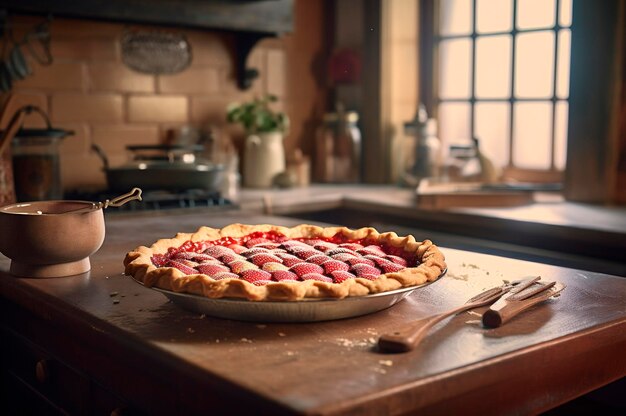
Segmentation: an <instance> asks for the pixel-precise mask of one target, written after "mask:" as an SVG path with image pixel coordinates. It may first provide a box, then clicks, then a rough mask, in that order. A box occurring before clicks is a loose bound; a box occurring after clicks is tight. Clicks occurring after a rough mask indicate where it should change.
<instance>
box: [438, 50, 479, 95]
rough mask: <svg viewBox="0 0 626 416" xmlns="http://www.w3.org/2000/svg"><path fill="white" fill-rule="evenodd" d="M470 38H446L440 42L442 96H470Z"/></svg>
mask: <svg viewBox="0 0 626 416" xmlns="http://www.w3.org/2000/svg"><path fill="white" fill-rule="evenodd" d="M470 47H471V42H470V40H469V39H455V40H445V41H441V42H440V43H439V60H440V61H439V64H440V66H441V69H440V71H441V72H440V78H439V96H440V97H441V98H469V96H470V77H471V76H472V71H471V69H470V58H471V54H470Z"/></svg>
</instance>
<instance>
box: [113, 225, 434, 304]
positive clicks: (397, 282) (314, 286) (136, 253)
mask: <svg viewBox="0 0 626 416" xmlns="http://www.w3.org/2000/svg"><path fill="white" fill-rule="evenodd" d="M257 231H260V232H269V231H275V232H278V233H281V234H283V235H285V236H286V237H288V238H315V237H327V238H330V237H333V236H334V235H335V234H337V233H339V232H340V233H342V234H343V235H345V236H346V237H347V238H348V239H350V240H358V239H364V238H371V239H374V240H378V241H379V242H380V243H386V244H389V245H392V246H394V247H403V248H404V250H405V251H408V252H413V253H415V254H416V256H417V258H418V259H419V261H420V264H419V265H418V266H417V267H409V268H405V269H402V270H400V271H398V272H394V273H385V274H382V275H380V276H379V277H378V278H377V279H376V280H367V279H363V278H356V279H348V280H345V281H344V282H342V283H326V282H319V281H315V280H307V281H303V282H302V281H298V282H275V283H268V284H267V285H264V286H256V285H253V284H252V283H249V282H247V281H245V280H241V279H223V280H213V279H211V278H210V277H209V276H207V275H205V274H192V275H185V274H184V273H183V272H181V271H180V270H178V269H176V268H173V267H156V266H154V264H152V260H151V257H152V256H153V255H154V254H165V253H166V252H167V250H168V248H170V247H179V246H181V245H182V244H183V243H185V242H186V241H189V240H191V241H194V242H197V241H206V240H217V239H220V238H222V237H243V236H246V235H248V234H251V233H253V232H257ZM124 266H125V273H126V275H128V276H132V277H133V278H134V279H135V280H137V281H139V282H141V283H143V284H144V285H145V286H147V287H152V286H154V287H158V288H160V289H164V290H170V291H173V292H185V293H191V294H195V295H200V296H205V297H208V298H243V299H248V300H253V301H263V300H268V301H269V300H272V301H276V300H280V301H285V300H286V301H295V300H302V299H305V298H313V299H316V298H338V299H341V298H345V297H348V296H364V295H368V294H373V293H380V292H387V291H390V290H394V289H399V288H402V287H410V286H417V285H421V284H424V283H426V282H432V281H434V280H436V279H437V278H438V277H439V276H441V274H442V273H443V272H444V270H445V269H446V263H445V258H444V255H443V253H442V252H441V251H440V250H439V248H438V247H437V246H436V245H435V244H433V243H432V242H431V241H430V240H424V241H416V240H415V238H414V237H413V236H411V235H409V236H405V237H399V236H398V235H397V234H396V233H394V232H387V233H382V234H381V233H379V232H378V231H377V230H376V229H374V228H371V227H364V228H359V229H354V230H353V229H350V228H347V227H324V228H323V227H318V226H315V225H308V224H301V225H298V226H295V227H291V228H288V227H282V226H277V225H270V224H262V225H245V224H231V225H228V226H226V227H224V228H222V229H215V228H210V227H200V228H199V229H198V231H196V232H195V233H193V234H190V233H178V234H177V235H176V236H175V237H174V238H170V239H161V240H158V241H157V242H155V243H154V244H153V245H152V246H150V247H145V246H140V247H137V248H136V249H135V250H133V251H130V252H129V253H127V254H126V257H125V258H124Z"/></svg>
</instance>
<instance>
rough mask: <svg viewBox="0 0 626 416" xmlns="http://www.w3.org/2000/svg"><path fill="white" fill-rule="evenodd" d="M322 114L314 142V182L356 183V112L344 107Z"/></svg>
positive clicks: (358, 166) (358, 162)
mask: <svg viewBox="0 0 626 416" xmlns="http://www.w3.org/2000/svg"><path fill="white" fill-rule="evenodd" d="M337 108H338V111H337V112H336V113H327V114H325V115H324V120H323V124H322V125H321V126H320V127H319V128H318V131H317V137H316V143H315V165H314V172H313V176H314V179H315V180H316V181H317V182H331V183H355V182H359V181H360V180H361V131H360V130H359V127H358V125H357V122H358V121H359V115H358V114H357V113H356V112H354V111H344V110H343V108H342V107H341V106H340V105H338V106H337Z"/></svg>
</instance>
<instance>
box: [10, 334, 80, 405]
mask: <svg viewBox="0 0 626 416" xmlns="http://www.w3.org/2000/svg"><path fill="white" fill-rule="evenodd" d="M0 331H1V334H2V339H3V344H4V345H3V349H4V351H5V353H4V354H2V368H3V371H4V372H6V373H7V374H8V375H9V377H10V379H14V380H19V382H21V383H22V384H23V385H24V386H25V388H28V389H31V390H32V391H33V394H37V393H38V394H40V395H41V396H43V397H45V398H46V399H47V400H48V401H49V402H50V403H51V404H53V405H55V406H58V407H59V408H60V409H63V410H64V411H66V412H68V413H70V414H85V413H87V409H88V404H89V380H87V379H86V378H85V377H83V376H82V375H81V374H80V373H79V372H77V371H76V370H74V369H72V368H70V367H68V366H67V365H65V364H64V363H63V362H61V361H60V360H58V359H56V358H55V357H53V356H51V355H50V354H48V353H47V352H46V351H45V350H44V349H43V348H41V347H39V346H37V345H35V344H33V343H32V342H30V341H28V340H27V339H25V338H23V337H21V336H19V335H17V334H15V333H14V332H12V331H11V330H8V329H6V328H1V329H0ZM9 399H10V398H9ZM22 405H23V406H28V403H22Z"/></svg>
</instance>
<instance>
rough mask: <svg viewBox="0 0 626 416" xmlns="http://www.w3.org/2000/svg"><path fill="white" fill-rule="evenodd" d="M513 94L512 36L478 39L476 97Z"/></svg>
mask: <svg viewBox="0 0 626 416" xmlns="http://www.w3.org/2000/svg"><path fill="white" fill-rule="evenodd" d="M510 94H511V36H508V35H507V36H488V37H483V36H479V37H478V38H477V39H476V97H477V98H505V97H509V96H510Z"/></svg>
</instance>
